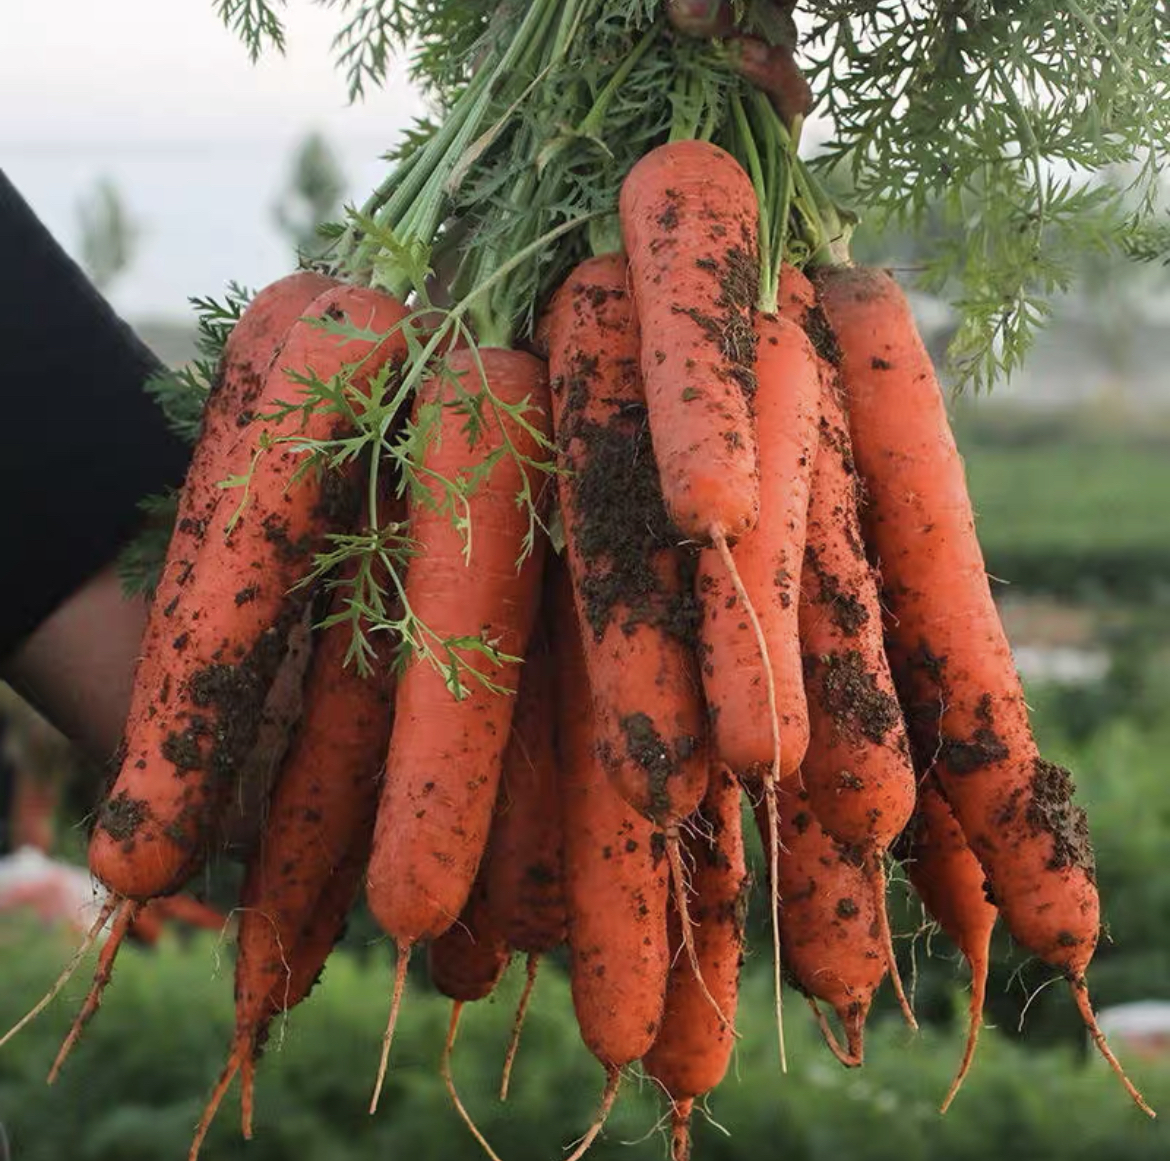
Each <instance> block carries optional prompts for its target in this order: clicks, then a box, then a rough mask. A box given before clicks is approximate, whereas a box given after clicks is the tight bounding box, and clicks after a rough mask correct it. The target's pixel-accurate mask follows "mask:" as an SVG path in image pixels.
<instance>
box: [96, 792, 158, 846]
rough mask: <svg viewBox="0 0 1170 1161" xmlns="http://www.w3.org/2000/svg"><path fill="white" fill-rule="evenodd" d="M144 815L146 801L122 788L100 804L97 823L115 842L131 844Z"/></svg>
mask: <svg viewBox="0 0 1170 1161" xmlns="http://www.w3.org/2000/svg"><path fill="white" fill-rule="evenodd" d="M146 816H147V807H146V803H145V802H143V801H142V800H141V799H138V798H132V797H131V796H130V794H129V793H128V792H127V791H125V790H122V791H119V792H118V793H117V794H115V795H114V797H113V798H108V799H106V801H105V802H104V803H103V804H102V807H101V809H100V810H99V811H98V820H97V824H98V826H100V827H101V828H102V830H104V831H105V832H106V834H108V835H109V836H110V838H112V839H113V840H114V841H115V842H119V843H122V844H124V845H125V844H132V843H133V842H134V837H135V835H137V834H138V828H139V827H140V826H141V825H142V823H143V822H144V821H145V819H146Z"/></svg>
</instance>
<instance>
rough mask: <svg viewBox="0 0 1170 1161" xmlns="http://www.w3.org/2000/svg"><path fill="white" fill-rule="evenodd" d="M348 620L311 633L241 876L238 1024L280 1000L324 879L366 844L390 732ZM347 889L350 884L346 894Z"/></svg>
mask: <svg viewBox="0 0 1170 1161" xmlns="http://www.w3.org/2000/svg"><path fill="white" fill-rule="evenodd" d="M351 635H352V627H351V625H350V624H349V623H348V622H345V621H343V622H340V623H339V624H336V625H333V626H331V627H329V628H328V629H325V630H322V631H321V632H320V633H319V637H318V640H317V641H316V643H315V647H314V650H313V656H312V660H311V661H310V664H309V672H308V677H307V680H306V687H305V699H304V711H303V714H302V716H301V721H300V724H299V727H298V730H297V733H296V735H295V737H294V739H293V743H292V746H291V748H290V750H289V752H288V754H287V756H286V757H285V760H284V763H283V766H282V769H281V772H280V777H279V781H278V782H277V784H276V787H275V789H274V791H273V794H272V800H271V802H270V804H269V810H268V817H267V821H266V823H265V826H264V829H263V831H262V832H261V836H260V841H259V843H258V845H257V849H256V851H255V852H254V854H253V856H252V858H251V860H250V861H249V864H248V869H247V873H246V875H245V878H244V888H243V910H242V914H241V917H240V931H239V939H238V947H239V952H238V959H237V970H236V1030H237V1033H243V1032H244V1031H245V1030H246V1029H248V1028H255V1027H256V1026H257V1025H258V1024H259V1023H260V1021H261V1020H262V1019H263V1018H265V1017H267V1016H270V1015H272V1014H273V1012H274V1011H282V1010H284V1008H285V1006H286V1005H285V1004H284V1002H283V999H284V992H285V990H286V988H289V987H290V986H291V982H292V981H291V976H290V972H291V969H290V960H291V958H292V952H293V950H294V949H295V947H296V945H297V943H298V941H299V939H300V938H301V935H302V932H303V930H304V929H305V928H306V927H307V926H309V925H310V924H311V922H312V919H313V916H314V912H315V911H316V909H317V907H318V904H319V901H320V898H321V896H322V894H323V892H324V890H325V889H326V886H327V885H328V883H329V882H330V880H331V879H332V878H333V876H334V875H335V874H336V873H337V871H338V868H339V867H340V866H341V865H342V863H343V862H345V860H346V858H347V855H348V854H349V852H350V850H351V849H353V848H354V847H355V845H356V846H358V847H360V848H361V849H362V850H363V851H368V850H369V844H370V836H371V834H372V832H373V819H374V811H375V808H376V806H377V801H378V788H379V777H378V776H379V772H380V767H381V764H382V760H383V756H384V754H385V752H386V742H387V739H388V737H389V733H390V702H389V690H388V688H387V683H386V681H385V679H384V678H382V677H381V676H379V675H373V676H371V677H369V678H366V677H362V676H361V675H360V674H359V673H358V672H357V670H356V668H355V667H353V666H348V667H347V666H345V664H344V662H345V655H346V650H347V649H348V648H349V644H350V640H351ZM352 897H353V892H352V890H351V891H350V901H352Z"/></svg>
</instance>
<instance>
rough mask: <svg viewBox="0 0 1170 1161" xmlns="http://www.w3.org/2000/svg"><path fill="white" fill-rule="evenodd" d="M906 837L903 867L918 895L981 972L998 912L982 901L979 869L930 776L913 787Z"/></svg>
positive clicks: (982, 883)
mask: <svg viewBox="0 0 1170 1161" xmlns="http://www.w3.org/2000/svg"><path fill="white" fill-rule="evenodd" d="M907 833H908V836H909V839H910V841H909V844H908V849H907V854H906V859H905V862H904V866H905V868H906V874H907V876H908V877H909V879H910V882H911V883H912V884H913V885H914V890H915V891H916V892H917V893H918V897H919V898H920V899H921V900H922V902H923V905H924V906H925V907H926V910H927V911H928V912H929V913H930V915H931V917H932V918H934V919H935V920H936V921H937V922H938V924H939V926H940V927H941V928H942V929H943V931H945V932H946V933H947V935H948V936H949V937H950V938H951V940H952V941H953V942H954V944H955V946H956V947H957V948H958V949H959V950H960V951H961V952H962V953H963V957H964V959H966V960H967V961H968V962H969V963H971V965H972V968H973V970H978V968H976V966H975V965H977V964H982V965H983V970H984V971H986V965H987V961H988V959H989V952H988V948H989V946H990V943H991V930H992V928H993V927H994V926H995V920H996V916H997V915H998V912H997V911H996V909H995V908H994V907H993V906H992V905H991V904H990V903H989V902H988V901H987V895H986V892H985V891H984V883H985V881H986V875H985V873H984V871H983V868H982V867H981V866H980V865H979V860H978V859H976V858H975V856H974V855H973V854H972V853H971V848H970V847H969V846H968V845H967V840H966V839H965V838H964V837H963V831H962V828H961V827H960V826H959V824H958V822H957V821H956V820H955V816H954V814H953V813H952V811H951V808H950V807H949V806H948V805H947V801H946V799H945V798H944V797H943V794H942V791H941V790H940V789H939V787H938V784H937V782H936V780H935V778H934V776H933V775H932V776H931V777H929V778H927V779H926V780H925V781H924V782H923V784H922V786H921V787H920V788H919V791H918V804H917V806H916V808H915V811H914V820H913V822H912V823H911V824H910V827H909V828H908V832H907Z"/></svg>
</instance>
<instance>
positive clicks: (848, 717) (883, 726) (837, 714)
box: [805, 649, 900, 745]
mask: <svg viewBox="0 0 1170 1161" xmlns="http://www.w3.org/2000/svg"><path fill="white" fill-rule="evenodd" d="M805 669H806V672H808V673H809V676H810V677H811V680H812V683H813V687H814V688H815V689H816V692H817V694H818V695H819V697H820V704H821V708H822V709H823V710H824V712H825V713H826V714H827V715H828V716H829V717H830V719H831V720H832V722H833V726H834V728H835V730H836V731H838V732H839V733H840V734H841V736H842V737H844V738H846V739H857V740H859V738H866V739H868V740H869V741H871V742H873V743H874V744H875V745H881V744H882V743H883V742H884V741H885V738H886V734H888V733H889V731H890V730H891V729H893V728H894V726H895V725H896V724H897V723H898V721H899V718H900V710H899V708H898V702H897V699H896V698H895V697H893V695H892V694H889V693H886V691H885V690H883V689H880V688H879V687H878V684H877V679H876V678H875V676H874V674H873V673H872V672H870V671H869V670H868V669H867V668H866V666H865V659H864V658H863V657H862V656H861V654H860V653H859V652H858V651H857V650H856V649H850V650H848V651H846V652H844V653H833V654H829V655H828V656H825V657H821V656H816V655H806V657H805Z"/></svg>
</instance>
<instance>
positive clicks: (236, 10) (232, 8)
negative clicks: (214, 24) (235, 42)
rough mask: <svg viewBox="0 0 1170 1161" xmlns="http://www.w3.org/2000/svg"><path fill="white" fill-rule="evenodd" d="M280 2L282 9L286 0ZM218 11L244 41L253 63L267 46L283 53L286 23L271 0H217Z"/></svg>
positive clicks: (278, 0)
mask: <svg viewBox="0 0 1170 1161" xmlns="http://www.w3.org/2000/svg"><path fill="white" fill-rule="evenodd" d="M277 3H278V5H279V6H280V7H281V8H283V7H284V5H285V0H277ZM215 10H216V12H217V13H218V14H219V18H220V19H221V20H222V21H223V22H224V24H225V25H226V26H227V27H228V28H230V29H231V30H232V32H234V33H235V34H236V35H237V36H238V37H239V38H240V39H241V40H242V41H243V42H244V46H245V47H246V48H247V50H248V56H249V57H250V58H251V60H252V62H253V64H254V63H255V62H256V61H257V60H259V59H260V54H261V53H263V52H264V50H265V48H267V47H271V48H274V49H276V51H277V52H279V53H283V52H284V47H285V42H284V24H283V22H282V21H281V19H280V17H279V16H278V15H277V12H276V8H275V7H274V6H273V4H271V3H269V0H215Z"/></svg>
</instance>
